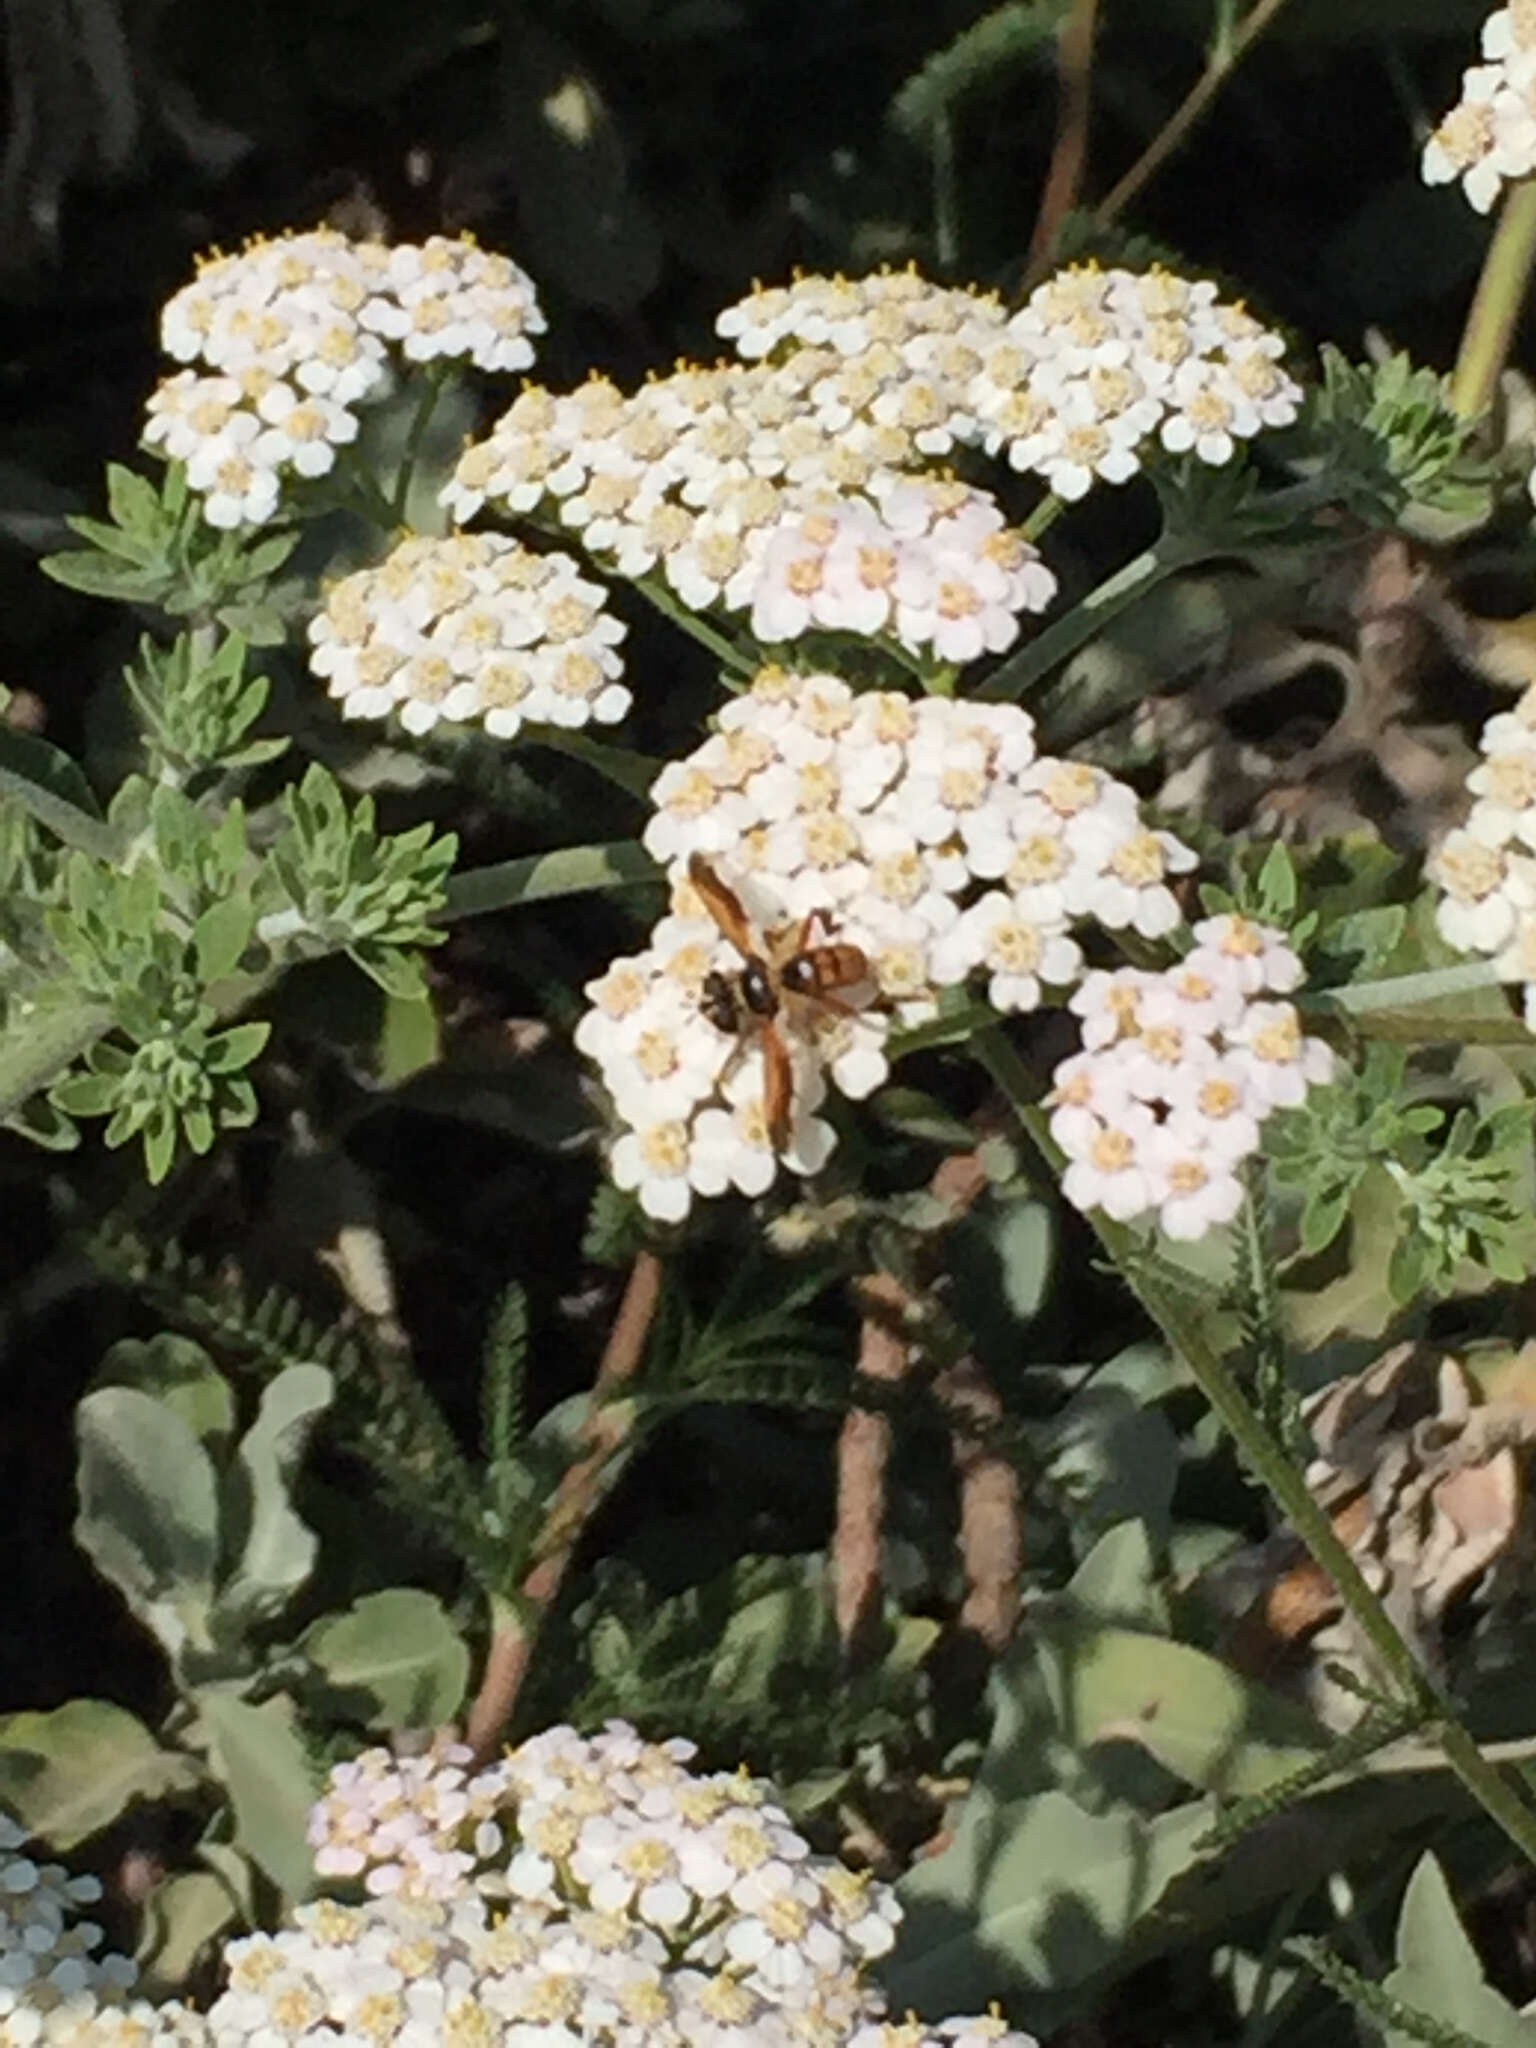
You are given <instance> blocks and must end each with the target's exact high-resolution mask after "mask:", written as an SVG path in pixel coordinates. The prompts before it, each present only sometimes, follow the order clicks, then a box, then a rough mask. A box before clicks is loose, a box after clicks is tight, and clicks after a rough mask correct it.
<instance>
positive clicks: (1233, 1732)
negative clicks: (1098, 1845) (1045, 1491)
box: [1039, 1623, 1326, 1799]
mask: <svg viewBox="0 0 1536 2048" xmlns="http://www.w3.org/2000/svg"><path fill="white" fill-rule="evenodd" d="M1039 1649H1040V1655H1041V1658H1042V1661H1043V1668H1044V1671H1045V1676H1046V1685H1047V1689H1048V1691H1049V1693H1050V1695H1051V1698H1052V1701H1053V1704H1054V1705H1055V1708H1056V1712H1057V1716H1058V1719H1059V1721H1060V1725H1061V1729H1062V1732H1063V1734H1064V1735H1065V1736H1066V1738H1067V1739H1068V1741H1070V1742H1071V1743H1072V1745H1073V1747H1074V1748H1079V1749H1087V1748H1091V1747H1092V1746H1093V1745H1094V1744H1095V1743H1100V1742H1134V1743H1136V1744H1138V1745H1139V1746H1140V1747H1141V1748H1143V1749H1145V1750H1146V1751H1147V1753H1148V1754H1149V1755H1150V1756H1153V1757H1155V1758H1156V1759H1157V1761H1158V1762H1159V1763H1160V1764H1161V1765H1162V1766H1163V1768H1164V1769H1165V1770H1169V1771H1172V1772H1173V1774H1174V1776H1175V1777H1177V1778H1182V1779H1183V1780H1184V1782H1185V1783H1186V1784H1187V1785H1192V1786H1194V1788H1195V1789H1196V1790H1197V1791H1200V1792H1215V1793H1218V1794H1220V1795H1221V1796H1222V1797H1223V1798H1229V1799H1231V1798H1244V1797H1247V1796H1248V1795H1250V1794H1252V1793H1256V1792H1263V1791H1266V1790H1267V1789H1268V1788H1269V1787H1270V1786H1271V1785H1274V1784H1278V1783H1279V1781H1280V1780H1281V1779H1282V1778H1287V1777H1289V1776H1291V1775H1292V1773H1293V1772H1295V1771H1298V1770H1300V1769H1301V1768H1302V1766H1303V1765H1304V1764H1309V1763H1312V1762H1314V1761H1315V1760H1316V1758H1317V1757H1318V1755H1319V1754H1320V1753H1321V1752H1322V1750H1323V1749H1324V1748H1325V1747H1326V1739H1325V1737H1324V1734H1323V1731H1322V1730H1321V1729H1319V1728H1318V1727H1317V1725H1316V1724H1315V1723H1314V1722H1313V1721H1312V1719H1311V1717H1310V1716H1309V1715H1307V1714H1305V1713H1303V1712H1302V1711H1301V1710H1300V1709H1298V1708H1293V1707H1291V1706H1289V1705H1288V1704H1287V1703H1286V1702H1285V1701H1283V1700H1280V1699H1278V1698H1276V1697H1275V1696H1273V1695H1272V1694H1269V1693H1266V1692H1265V1691H1264V1689H1263V1688H1262V1687H1261V1686H1258V1685H1253V1684H1250V1683H1249V1682H1247V1681H1246V1680H1244V1679H1241V1678H1239V1677H1238V1676H1237V1675H1236V1674H1235V1673H1234V1672H1231V1671H1229V1670H1228V1669H1227V1667H1226V1666H1225V1665H1224V1664H1220V1663H1218V1662H1217V1660H1216V1659H1215V1658H1214V1657H1207V1656H1205V1655H1204V1654H1203V1652H1201V1651H1199V1650H1193V1649H1190V1648H1189V1647H1188V1646H1187V1645H1186V1644H1184V1643H1175V1642H1170V1641H1168V1640H1166V1639H1164V1638H1161V1637H1157V1636H1149V1635H1145V1634H1143V1633H1141V1632H1140V1631H1139V1630H1132V1629H1120V1628H1100V1629H1094V1628H1088V1627H1081V1626H1074V1625H1072V1624H1070V1623H1069V1624H1067V1625H1065V1626H1064V1627H1061V1628H1059V1629H1052V1628H1050V1627H1047V1628H1046V1629H1045V1630H1044V1631H1042V1633H1041V1636H1040V1639H1039Z"/></svg>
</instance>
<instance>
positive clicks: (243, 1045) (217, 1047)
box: [203, 1022, 272, 1122]
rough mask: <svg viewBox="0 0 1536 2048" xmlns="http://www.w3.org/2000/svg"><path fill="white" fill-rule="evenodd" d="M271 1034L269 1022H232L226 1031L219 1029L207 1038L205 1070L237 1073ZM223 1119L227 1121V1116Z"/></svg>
mask: <svg viewBox="0 0 1536 2048" xmlns="http://www.w3.org/2000/svg"><path fill="white" fill-rule="evenodd" d="M271 1035H272V1026H271V1025H270V1024H265V1023H260V1022H256V1023H251V1024H232V1025H231V1026H230V1027H229V1029H228V1030H227V1031H221V1032H220V1033H219V1034H218V1036H217V1037H216V1038H210V1039H209V1041H208V1050H207V1054H206V1056H205V1058H204V1060H203V1067H204V1070H205V1072H207V1073H210V1074H237V1073H239V1072H240V1070H241V1068H242V1067H248V1066H249V1065H250V1063H251V1061H252V1060H253V1059H255V1058H256V1056H257V1054H258V1053H259V1052H260V1051H261V1049H262V1047H263V1046H264V1045H265V1044H266V1042H267V1040H268V1039H269V1038H270V1037H271ZM225 1121H226V1122H227V1121H228V1118H227V1117H226V1119H225Z"/></svg>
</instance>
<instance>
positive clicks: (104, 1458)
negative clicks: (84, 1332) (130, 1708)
mask: <svg viewBox="0 0 1536 2048" xmlns="http://www.w3.org/2000/svg"><path fill="white" fill-rule="evenodd" d="M75 1432H76V1438H77V1441H78V1445H79V1462H78V1467H77V1478H76V1483H77V1488H78V1491H79V1496H80V1512H79V1514H78V1516H77V1517H76V1520H75V1540H76V1542H77V1543H78V1544H79V1545H80V1547H81V1549H82V1550H84V1551H85V1553H86V1555H87V1556H88V1557H89V1558H90V1560H91V1562H92V1563H93V1564H94V1565H95V1567H96V1569H97V1570H98V1571H99V1572H100V1573H101V1574H102V1575H103V1577H104V1578H108V1579H110V1580H111V1581H112V1583H113V1585H114V1586H116V1587H117V1589H118V1591H119V1592H120V1593H121V1594H122V1595H123V1597H124V1599H125V1600H126V1601H127V1602H128V1604H129V1606H130V1607H131V1608H132V1609H133V1611H134V1613H135V1615H136V1616H137V1617H138V1619H139V1620H140V1621H142V1622H143V1623H144V1625H145V1626H146V1627H147V1628H149V1629H152V1630H153V1631H154V1633H155V1635H156V1636H157V1637H158V1638H159V1639H160V1641H161V1643H162V1644H163V1645H164V1647H165V1649H166V1651H167V1653H168V1654H169V1655H171V1656H172V1657H175V1656H176V1655H178V1654H179V1652H180V1651H181V1650H182V1648H183V1647H184V1646H186V1645H187V1644H188V1643H191V1644H193V1645H195V1646H199V1647H201V1646H205V1645H206V1643H207V1641H208V1611H209V1607H210V1605H211V1603H212V1599H213V1587H214V1575H215V1572H216V1571H217V1568H218V1552H219V1541H218V1530H219V1525H218V1496H217V1486H216V1482H215V1479H214V1472H213V1466H212V1463H211V1462H210V1460H209V1458H208V1454H207V1452H206V1451H205V1450H204V1449H203V1446H202V1445H201V1444H200V1443H199V1442H198V1440H197V1437H196V1435H195V1434H194V1433H193V1431H192V1429H191V1428H190V1426H189V1425H188V1424H187V1423H186V1422H185V1421H184V1420H183V1418H182V1417H181V1416H180V1415H178V1414H176V1413H175V1412H174V1410H172V1409H171V1408H168V1407H167V1406H166V1405H165V1404H164V1403H163V1402H161V1401H157V1400H155V1399H154V1398H153V1397H152V1396H151V1395H149V1394H142V1393H140V1392H139V1391H138V1390H137V1389H136V1388H133V1387H101V1388H98V1389H97V1390H96V1392H94V1393H91V1394H87V1395H86V1396H85V1398H84V1400H83V1401H81V1403H80V1405H79V1407H78V1408H77V1409H76V1411H75Z"/></svg>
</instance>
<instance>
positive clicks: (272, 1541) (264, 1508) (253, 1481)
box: [216, 1365, 335, 1631]
mask: <svg viewBox="0 0 1536 2048" xmlns="http://www.w3.org/2000/svg"><path fill="white" fill-rule="evenodd" d="M334 1392H335V1386H334V1383H333V1381H332V1379H331V1375H330V1374H329V1373H328V1372H327V1371H326V1370H325V1368H324V1366H319V1365H290V1366H288V1367H286V1368H285V1369H284V1370H283V1371H282V1372H280V1373H279V1374H278V1376H277V1378H276V1379H275V1380H273V1381H271V1382H270V1384H269V1385H268V1386H267V1387H265V1388H264V1389H263V1391H262V1396H261V1408H260V1411H259V1413H258V1414H257V1417H256V1420H255V1421H254V1422H253V1423H252V1425H251V1427H250V1428H249V1429H248V1430H247V1431H246V1433H245V1435H244V1436H243V1437H242V1438H241V1439H240V1448H239V1451H238V1453H237V1455H236V1458H235V1461H234V1463H233V1464H232V1465H231V1466H230V1468H229V1471H228V1472H227V1473H226V1474H225V1476H224V1485H223V1500H222V1509H223V1513H222V1517H221V1519H222V1522H223V1535H224V1545H225V1550H226V1554H227V1555H231V1556H235V1557H237V1558H238V1560H239V1562H238V1563H237V1564H236V1566H235V1569H234V1573H233V1575H232V1576H231V1578H230V1579H229V1580H228V1581H227V1583H226V1584H225V1585H224V1586H223V1588H222V1589H221V1590H220V1593H219V1598H218V1605H217V1610H216V1613H217V1619H218V1621H219V1623H220V1624H221V1625H227V1626H231V1627H233V1628H234V1629H235V1630H236V1631H240V1630H243V1629H245V1628H247V1627H249V1625H250V1624H251V1623H252V1622H255V1621H268V1620H270V1619H271V1618H272V1616H273V1615H275V1614H277V1613H279V1612H280V1611H281V1610H282V1608H283V1607H284V1606H285V1605H286V1604H287V1602H288V1600H289V1599H290V1597H291V1596H292V1595H293V1594H294V1593H296V1592H297V1591H298V1589H299V1588H300V1586H302V1585H303V1584H304V1582H305V1580H306V1579H307V1578H308V1577H309V1574H310V1572H311V1570H312V1569H313V1568H314V1562H315V1552H316V1549H317V1548H318V1544H317V1541H316V1538H315V1536H314V1534H313V1532H312V1531H311V1530H310V1529H308V1528H307V1527H306V1526H305V1524H304V1523H303V1522H301V1521H300V1519H299V1517H298V1515H297V1514H296V1513H295V1512H294V1510H293V1506H292V1504H291V1502H290V1501H289V1498H288V1486H289V1481H290V1479H291V1478H292V1476H293V1474H294V1472H295V1471H297V1469H298V1466H299V1463H300V1461H301V1460H302V1458H303V1456H304V1449H305V1446H306V1444H307V1443H308V1441H309V1436H310V1432H311V1431H312V1430H313V1428H314V1426H315V1423H316V1421H317V1420H318V1419H319V1417H320V1416H321V1415H322V1414H324V1412H325V1410H326V1409H327V1408H328V1407H329V1406H330V1403H331V1398H332V1395H333V1394H334Z"/></svg>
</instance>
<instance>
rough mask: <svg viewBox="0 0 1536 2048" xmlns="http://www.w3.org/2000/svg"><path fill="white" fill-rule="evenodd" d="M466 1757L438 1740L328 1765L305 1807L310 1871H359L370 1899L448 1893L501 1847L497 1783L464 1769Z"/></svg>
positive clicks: (461, 1748) (492, 1775) (501, 1783)
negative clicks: (404, 1753) (320, 1791)
mask: <svg viewBox="0 0 1536 2048" xmlns="http://www.w3.org/2000/svg"><path fill="white" fill-rule="evenodd" d="M473 1761H474V1756H473V1752H472V1751H471V1750H470V1749H468V1748H467V1747H466V1746H465V1745H464V1744H462V1743H442V1742H439V1743H436V1744H434V1746H433V1747H432V1748H431V1749H430V1750H428V1751H427V1752H426V1754H424V1755H422V1756H416V1757H397V1756H394V1755H392V1754H391V1752H390V1751H389V1750H387V1749H368V1750H364V1751H363V1753H362V1755H361V1756H358V1757H355V1758H354V1759H353V1760H352V1761H351V1762H350V1763H342V1764H337V1765H335V1766H334V1767H333V1768H332V1771H331V1775H330V1781H329V1784H328V1786H327V1788H326V1792H325V1795H324V1797H323V1798H322V1799H320V1800H318V1801H317V1802H316V1804H315V1805H314V1806H313V1807H312V1808H311V1809H310V1816H309V1844H310V1847H311V1848H312V1849H313V1850H314V1852H315V1869H316V1871H317V1872H318V1873H319V1875H320V1876H321V1877H343V1878H353V1877H360V1878H362V1879H363V1882H364V1886H365V1888H366V1889H367V1890H368V1891H369V1892H371V1893H372V1894H373V1895H374V1896H375V1897H376V1898H386V1897H395V1898H401V1899H406V1900H416V1901H420V1900H424V1899H436V1900H440V1901H441V1900H451V1899H455V1898H457V1897H458V1896H459V1895H460V1894H461V1893H462V1892H464V1891H466V1890H467V1889H469V1888H470V1883H471V1879H472V1877H473V1874H474V1872H475V1871H476V1870H477V1869H478V1868H479V1867H480V1865H481V1864H482V1863H484V1861H485V1860H486V1859H487V1858H489V1857H492V1856H494V1855H495V1854H496V1852H497V1851H498V1850H499V1849H500V1848H501V1847H502V1846H503V1837H502V1833H501V1829H500V1828H499V1827H498V1826H497V1824H496V1818H495V1816H496V1810H497V1808H498V1806H499V1805H500V1804H501V1802H502V1799H503V1798H504V1796H505V1792H506V1781H505V1779H504V1777H501V1776H498V1775H497V1773H496V1772H495V1771H494V1770H491V1771H479V1772H472V1771H471V1769H470V1766H471V1765H472V1763H473Z"/></svg>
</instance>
